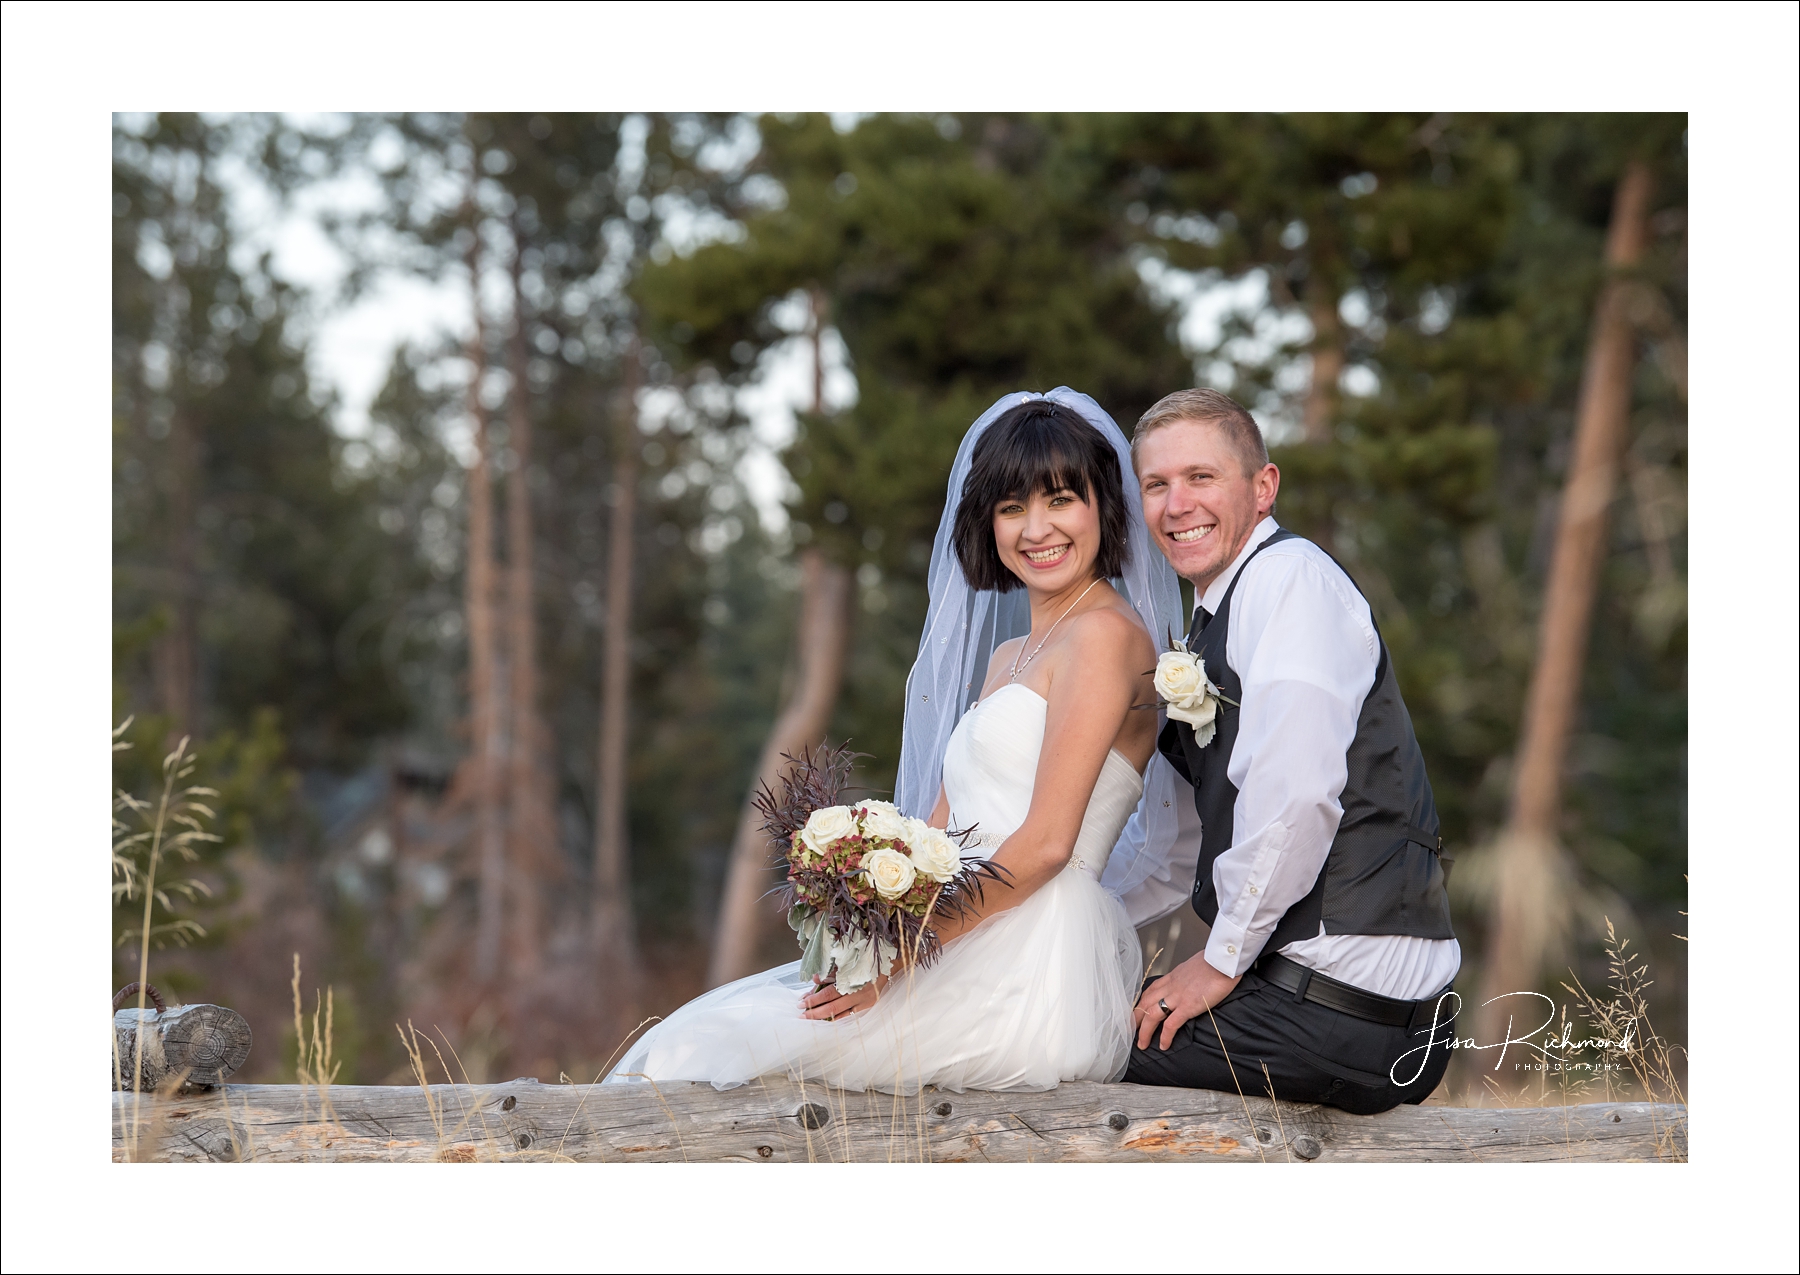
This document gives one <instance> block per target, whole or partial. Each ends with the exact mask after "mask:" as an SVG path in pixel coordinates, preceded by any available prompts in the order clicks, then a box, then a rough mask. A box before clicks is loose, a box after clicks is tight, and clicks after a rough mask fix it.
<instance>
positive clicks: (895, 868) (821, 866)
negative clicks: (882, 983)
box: [755, 748, 1004, 994]
mask: <svg viewBox="0 0 1800 1275" xmlns="http://www.w3.org/2000/svg"><path fill="white" fill-rule="evenodd" d="M863 755H864V754H861V753H852V752H850V751H849V750H848V749H847V748H821V749H820V750H819V752H818V753H817V755H814V754H813V753H812V752H810V751H803V752H802V753H801V755H800V757H799V758H794V757H792V756H788V755H786V754H784V755H783V760H785V761H787V762H789V763H790V766H789V770H788V773H787V776H786V782H785V784H784V785H783V789H782V796H781V797H780V798H777V797H776V796H775V794H774V793H773V792H771V791H770V790H769V788H768V787H767V786H766V785H765V786H764V787H763V788H762V789H761V790H760V791H759V792H758V793H757V795H756V799H755V800H756V808H757V810H758V811H759V812H761V814H762V816H763V828H764V830H765V831H766V832H767V833H768V834H769V838H770V840H771V842H773V844H774V845H775V847H776V850H777V852H778V854H779V860H778V862H780V863H781V864H782V865H783V866H785V867H786V869H787V881H786V883H785V885H784V886H783V887H782V890H781V894H782V898H783V902H784V903H785V904H786V905H787V921H788V925H789V927H790V928H791V929H793V930H794V931H795V933H796V934H797V935H798V937H799V940H800V949H801V953H802V956H801V962H800V969H801V972H802V973H804V974H807V975H810V976H811V977H813V978H814V979H816V980H819V981H821V982H822V981H824V980H825V979H826V978H828V977H831V978H833V979H834V981H835V982H836V983H837V987H838V990H839V991H840V992H843V993H845V994H848V993H851V992H855V991H858V990H860V989H862V988H864V987H867V986H868V985H869V984H870V983H872V982H874V981H875V979H876V978H877V977H879V976H882V975H886V974H889V973H892V972H893V969H894V966H895V964H896V962H900V961H904V962H905V963H906V964H910V965H919V966H926V965H929V964H931V963H932V961H934V960H935V959H936V958H937V955H938V953H939V952H940V951H941V950H942V943H941V942H940V941H939V939H938V936H937V933H936V931H934V930H933V929H932V928H931V924H930V922H931V918H932V917H934V916H958V915H961V914H962V913H963V911H964V910H965V909H966V908H968V907H970V906H972V904H973V903H974V902H975V901H976V900H978V899H979V898H980V897H981V883H982V881H983V879H994V880H998V879H1000V876H1001V874H1002V873H1003V872H1004V869H1002V868H999V867H998V866H996V865H994V864H992V863H989V862H988V861H986V860H984V859H964V858H963V855H962V851H963V847H964V845H966V844H967V842H968V839H969V837H970V835H971V834H973V832H974V831H975V830H974V829H973V828H967V829H964V830H962V831H960V832H954V833H951V832H945V831H943V830H941V829H938V828H933V827H931V826H930V825H929V824H927V823H926V822H925V821H924V820H923V819H914V818H912V817H910V816H908V815H903V814H901V813H900V811H899V810H898V809H896V808H895V807H894V806H893V805H892V804H890V803H888V802H885V801H859V802H853V803H848V804H844V803H840V802H839V801H838V795H839V793H840V792H841V791H842V789H843V786H844V781H845V780H846V779H848V778H849V775H850V770H851V768H852V767H853V766H854V765H855V763H856V759H857V758H858V757H860V756H863Z"/></svg>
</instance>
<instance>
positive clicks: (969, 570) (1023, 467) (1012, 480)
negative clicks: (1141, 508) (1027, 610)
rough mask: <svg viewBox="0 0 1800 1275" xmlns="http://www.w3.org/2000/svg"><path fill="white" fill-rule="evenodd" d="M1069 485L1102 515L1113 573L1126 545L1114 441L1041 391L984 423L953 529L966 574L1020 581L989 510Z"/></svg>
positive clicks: (1005, 587) (997, 581)
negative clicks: (1002, 555) (1004, 558)
mask: <svg viewBox="0 0 1800 1275" xmlns="http://www.w3.org/2000/svg"><path fill="white" fill-rule="evenodd" d="M1064 490H1067V491H1071V492H1073V493H1074V494H1075V495H1077V496H1078V497H1080V498H1081V500H1082V501H1083V503H1085V504H1088V505H1093V506H1095V511H1096V513H1098V515H1099V518H1100V553H1099V556H1098V559H1097V560H1096V562H1095V566H1096V568H1097V569H1098V570H1099V571H1100V573H1101V575H1103V576H1106V577H1115V576H1118V575H1119V574H1120V573H1121V572H1123V571H1124V569H1125V563H1126V561H1127V559H1128V557H1129V553H1130V547H1129V544H1128V542H1127V540H1126V536H1125V521H1126V520H1125V497H1124V490H1123V487H1122V483H1121V479H1120V476H1119V461H1118V457H1117V456H1116V455H1115V453H1114V452H1113V448H1112V445H1111V444H1110V443H1108V442H1107V441H1106V439H1105V438H1104V437H1103V436H1102V435H1101V434H1100V432H1099V431H1098V430H1096V429H1095V428H1094V427H1093V426H1091V425H1089V424H1088V423H1087V422H1086V421H1084V420H1082V419H1080V418H1079V417H1076V416H1074V415H1073V414H1072V413H1069V412H1067V411H1066V410H1064V409H1061V408H1059V407H1057V405H1056V404H1054V403H1051V402H1049V401H1048V400H1045V399H1033V400H1031V401H1030V402H1026V403H1021V404H1019V405H1018V406H1017V407H1015V408H1013V409H1012V410H1011V411H1009V412H1007V413H1006V414H1005V415H1003V416H1001V417H1000V418H999V419H998V420H996V421H995V422H994V423H993V424H992V425H990V426H989V427H988V430H987V432H986V433H985V434H983V435H982V437H981V439H980V441H979V442H977V443H976V444H975V452H974V455H973V456H971V457H970V468H969V476H968V479H967V480H966V481H965V482H964V484H963V490H962V499H961V500H960V501H959V502H958V504H957V509H956V522H955V531H954V533H953V534H954V537H955V541H956V553H957V557H958V559H959V560H960V561H961V563H962V568H963V574H964V575H965V576H966V577H967V578H968V581H969V584H970V585H971V586H972V587H973V588H977V589H992V590H995V591H997V592H1000V593H1009V592H1011V591H1012V590H1014V589H1017V588H1021V587H1023V584H1024V582H1023V581H1022V580H1020V579H1019V578H1018V577H1017V576H1016V575H1014V574H1013V573H1012V572H1011V571H1010V570H1008V569H1007V567H1006V566H1005V564H1004V563H1002V562H1001V560H1000V552H999V549H998V548H997V547H996V545H995V544H994V526H993V513H994V509H995V507H996V506H997V505H999V504H1000V503H1001V502H1002V501H1007V500H1025V499H1029V498H1030V497H1031V496H1032V495H1036V494H1042V495H1046V496H1048V495H1051V494H1052V493H1055V492H1058V491H1064Z"/></svg>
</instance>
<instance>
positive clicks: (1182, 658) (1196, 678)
mask: <svg viewBox="0 0 1800 1275" xmlns="http://www.w3.org/2000/svg"><path fill="white" fill-rule="evenodd" d="M1156 693H1157V694H1158V695H1159V696H1161V697H1162V700H1163V703H1164V704H1165V705H1166V706H1167V708H1168V713H1169V716H1170V718H1172V719H1173V720H1175V721H1178V722H1186V723H1187V724H1188V725H1189V726H1192V727H1193V728H1194V742H1195V743H1197V744H1198V745H1199V746H1200V747H1202V748H1205V747H1206V746H1207V745H1208V744H1210V743H1212V739H1213V735H1214V734H1216V733H1217V731H1218V727H1217V726H1216V725H1214V723H1213V719H1214V718H1215V717H1217V716H1218V715H1219V698H1218V696H1219V688H1218V687H1216V686H1214V685H1213V684H1212V680H1211V679H1210V678H1208V677H1207V676H1206V669H1205V667H1204V666H1203V665H1202V664H1201V663H1200V657H1199V656H1197V655H1195V654H1193V653H1192V652H1191V651H1164V652H1163V653H1162V654H1161V655H1160V656H1158V657H1157V660H1156Z"/></svg>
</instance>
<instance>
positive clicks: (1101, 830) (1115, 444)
mask: <svg viewBox="0 0 1800 1275" xmlns="http://www.w3.org/2000/svg"><path fill="white" fill-rule="evenodd" d="M1121 588H1122V589H1123V592H1121ZM1021 592H1022V595H1023V600H1024V603H1025V605H1019V601H1020V595H1021ZM1179 605H1180V604H1179V594H1178V592H1177V590H1176V585H1175V581H1174V575H1173V573H1172V572H1171V571H1170V570H1169V567H1168V565H1167V563H1166V562H1165V561H1164V560H1163V558H1162V556H1161V555H1160V554H1159V553H1157V552H1156V551H1155V550H1154V549H1152V548H1151V547H1150V544H1149V542H1148V538H1147V536H1146V534H1145V530H1144V521H1143V514H1142V511H1141V508H1140V505H1139V501H1138V497H1137V484H1136V481H1135V479H1134V478H1133V476H1132V471H1131V464H1130V453H1129V449H1128V448H1127V446H1126V443H1125V440H1124V437H1123V435H1121V434H1120V432H1119V429H1118V426H1117V425H1115V424H1114V423H1113V421H1112V418H1111V417H1109V416H1108V415H1107V414H1106V413H1105V412H1104V411H1103V410H1101V408H1100V407H1099V405H1098V404H1096V403H1095V402H1094V401H1093V400H1092V399H1090V398H1088V397H1086V396H1085V395H1082V394H1077V393H1074V392H1073V391H1071V390H1068V389H1058V390H1055V391H1053V392H1052V393H1050V394H1049V395H1035V394H1010V395H1007V396H1006V397H1005V398H1003V399H1001V400H1000V401H999V402H998V403H996V404H994V406H993V407H991V408H989V409H988V411H987V412H985V413H983V415H982V416H981V418H980V419H979V420H977V421H976V422H975V424H974V425H973V426H972V427H971V428H970V429H969V432H968V434H967V435H966V436H965V437H964V439H963V442H962V446H961V448H960V449H959V450H958V453H957V459H956V464H955V466H954V468H953V469H952V471H951V476H950V486H949V491H948V493H947V500H946V505H945V512H944V516H943V520H942V521H941V522H940V524H939V527H938V534H937V541H936V544H935V546H934V550H933V554H932V566H931V605H930V609H929V612H928V614H927V618H926V625H925V632H924V636H923V637H922V638H921V640H920V645H919V659H918V661H917V663H916V664H915V665H914V667H913V671H912V674H911V676H910V677H909V678H908V679H907V689H906V694H907V702H906V716H905V737H904V742H903V744H902V748H901V761H900V775H899V782H898V786H897V789H896V792H895V800H896V804H897V805H898V806H899V807H900V809H901V810H902V811H903V812H904V813H906V814H910V815H915V816H918V817H926V816H929V819H928V822H930V823H931V824H932V825H933V826H935V827H938V828H944V827H951V828H957V829H967V828H971V827H972V828H974V829H975V830H976V835H975V836H974V837H973V838H972V839H971V841H970V844H969V846H968V849H967V851H966V853H967V854H970V855H979V856H981V857H985V858H989V859H992V860H993V861H994V862H995V863H997V864H998V865H1000V866H1001V867H1002V868H1004V869H1005V870H1006V871H1005V882H1004V883H1003V884H1000V885H995V884H993V883H988V884H987V885H986V887H985V893H984V896H983V898H982V899H981V901H980V903H979V904H978V905H977V906H976V908H975V909H974V911H973V912H972V913H970V914H966V915H963V916H959V917H956V918H953V919H951V918H942V917H940V918H935V919H934V920H933V923H932V924H933V927H934V928H935V929H936V930H937V932H938V934H939V935H940V937H941V938H942V939H943V941H944V950H943V952H942V954H941V956H940V957H939V959H938V960H937V962H936V963H935V964H933V965H931V966H930V967H929V968H924V969H918V968H912V969H906V970H896V971H895V972H894V974H893V975H892V976H891V977H889V978H882V979H878V980H877V981H876V982H875V983H874V984H872V985H870V986H868V987H865V988H863V989H862V990H860V991H858V992H856V993H854V994H851V995H842V994H840V993H839V992H838V989H837V988H836V987H835V986H833V985H832V984H830V983H824V984H822V985H819V986H816V987H815V986H814V985H813V983H812V980H810V979H808V978H807V977H806V976H804V975H802V974H801V973H800V966H799V962H798V961H796V962H794V963H793V964H790V965H785V966H782V967H780V968H779V969H774V970H770V971H767V972H766V973H763V974H757V975H753V976H751V977H749V978H745V979H740V980H739V981H737V982H735V983H731V984H728V985H726V986H724V987H720V988H717V989H715V990H714V991H711V992H708V993H707V994H706V995H704V996H702V997H700V998H699V999H698V1000H695V1001H692V1002H690V1003H689V1004H687V1005H685V1006H683V1007H682V1008H681V1009H679V1010H677V1011H676V1012H675V1013H674V1014H673V1015H671V1016H670V1017H669V1018H668V1019H666V1020H665V1021H663V1022H661V1023H659V1024H658V1025H657V1026H655V1027H654V1028H652V1029H651V1030H650V1031H649V1032H648V1033H647V1034H645V1036H644V1037H643V1038H642V1039H640V1040H639V1041H637V1042H636V1044H634V1045H633V1046H632V1047H631V1049H630V1050H629V1051H628V1053H627V1054H626V1056H625V1058H624V1059H623V1060H622V1061H621V1062H620V1063H619V1065H618V1066H617V1067H616V1068H615V1069H614V1070H613V1072H612V1074H611V1075H609V1076H608V1078H607V1079H608V1081H609V1082H621V1081H630V1080H653V1081H672V1080H687V1081H710V1082H711V1083H712V1084H713V1085H715V1086H717V1087H719V1088H721V1089H723V1088H729V1087H731V1086H734V1085H740V1084H744V1083H745V1082H747V1081H750V1080H753V1079H755V1078H756V1077H758V1076H763V1075H769V1074H781V1075H787V1076H789V1077H792V1078H795V1079H806V1080H814V1081H823V1082H825V1083H827V1084H830V1085H833V1086H837V1087H840V1088H845V1089H852V1090H864V1089H880V1090H886V1091H889V1092H895V1093H911V1092H914V1091H916V1090H917V1089H918V1088H919V1087H920V1086H922V1085H934V1086H937V1087H940V1088H945V1089H955V1090H960V1089H1048V1088H1051V1087H1053V1086H1055V1085H1056V1084H1057V1083H1058V1082H1060V1081H1064V1080H1101V1081H1109V1080H1116V1079H1118V1078H1119V1077H1120V1076H1121V1075H1123V1074H1124V1071H1125V1062H1126V1058H1127V1056H1128V1055H1129V1053H1130V1048H1131V1036H1132V1021H1131V1006H1132V1002H1133V1000H1134V998H1135V997H1136V995H1137V991H1138V983H1139V980H1140V978H1141V976H1142V973H1143V959H1142V954H1141V953H1140V951H1139V949H1138V944H1137V939H1136V934H1135V932H1134V930H1133V925H1132V918H1131V917H1130V916H1129V915H1128V913H1127V909H1126V906H1125V904H1124V903H1123V902H1122V901H1121V899H1122V898H1126V897H1129V896H1130V895H1131V893H1132V892H1133V890H1135V889H1138V888H1139V887H1141V886H1144V885H1145V884H1146V883H1149V884H1154V882H1153V881H1152V878H1153V877H1157V876H1159V875H1161V876H1166V875H1167V862H1166V860H1167V856H1168V852H1169V850H1170V848H1171V844H1170V843H1171V842H1172V841H1173V839H1174V828H1175V822H1174V820H1175V816H1174V813H1173V811H1172V809H1171V806H1170V798H1171V796H1172V791H1171V789H1170V786H1169V785H1170V773H1171V772H1169V771H1168V770H1167V767H1166V763H1164V762H1162V761H1161V759H1160V758H1157V757H1156V756H1155V739H1156V731H1157V725H1158V715H1157V713H1156V712H1155V711H1154V709H1155V703H1156V701H1155V695H1154V692H1153V690H1152V689H1151V681H1150V678H1149V677H1148V676H1147V673H1148V671H1149V670H1150V669H1151V668H1153V666H1154V665H1155V663H1156V646H1155V644H1154V643H1153V641H1152V637H1151V635H1152V633H1161V632H1163V631H1164V630H1165V629H1173V630H1174V631H1180V630H1181V628H1183V627H1184V626H1182V625H1181V624H1180V623H1179V621H1178V618H1177V613H1178V610H1179ZM1020 630H1024V632H1023V633H1020V632H1019V631H1020ZM1014 634H1018V636H1012V635H1014ZM1134 710H1146V711H1134ZM1147 765H1148V766H1149V767H1150V770H1149V777H1150V783H1149V788H1150V791H1149V792H1146V780H1145V772H1146V766H1147ZM1122 834H1123V835H1122ZM1115 846H1116V847H1117V853H1116V854H1115ZM1109 858H1110V859H1111V860H1112V864H1111V870H1110V871H1109ZM1103 874H1104V875H1105V877H1106V880H1107V886H1106V887H1103V886H1102V884H1101V878H1102V875H1103ZM1163 893H1164V896H1165V897H1166V896H1167V894H1168V893H1170V892H1169V891H1168V890H1167V888H1166V887H1165V888H1164V891H1163ZM1182 893H1185V891H1183V892H1182ZM1141 919H1147V918H1141Z"/></svg>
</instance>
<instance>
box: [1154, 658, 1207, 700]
mask: <svg viewBox="0 0 1800 1275" xmlns="http://www.w3.org/2000/svg"><path fill="white" fill-rule="evenodd" d="M1205 690H1206V670H1205V669H1203V668H1201V667H1200V657H1199V656H1197V655H1194V654H1193V653H1191V652H1189V651H1164V652H1163V653H1162V654H1161V655H1159V656H1157V657H1156V693H1157V694H1158V695H1160V696H1162V697H1163V699H1165V700H1167V701H1168V702H1169V703H1171V704H1179V703H1180V702H1181V701H1183V700H1185V699H1187V698H1188V697H1189V696H1193V695H1200V694H1203V693H1205Z"/></svg>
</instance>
